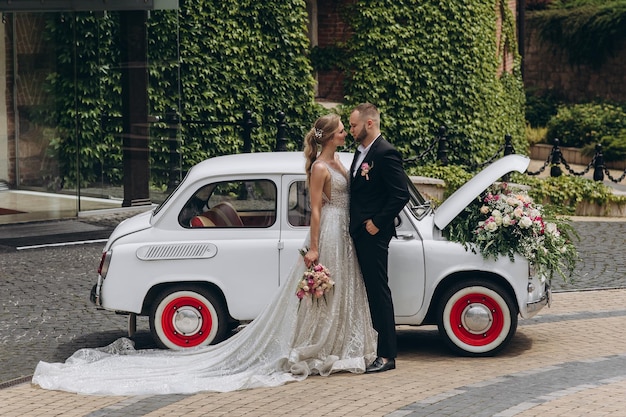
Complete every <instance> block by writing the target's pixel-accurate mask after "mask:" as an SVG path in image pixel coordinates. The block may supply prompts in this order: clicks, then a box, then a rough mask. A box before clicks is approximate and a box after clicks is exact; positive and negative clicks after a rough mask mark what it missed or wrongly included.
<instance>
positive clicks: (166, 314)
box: [161, 297, 213, 347]
mask: <svg viewBox="0 0 626 417" xmlns="http://www.w3.org/2000/svg"><path fill="white" fill-rule="evenodd" d="M181 308H186V309H188V310H191V311H193V312H194V313H195V314H196V315H197V316H198V318H199V321H200V323H199V324H200V325H199V327H198V328H197V329H196V330H195V331H194V332H192V333H188V334H183V333H181V332H180V331H179V330H178V329H177V328H176V324H175V319H176V315H177V313H178V311H179V310H180V309H181ZM212 326H213V317H212V316H211V312H210V310H209V308H208V306H206V305H205V304H204V303H202V302H201V301H199V300H197V299H196V298H193V297H178V298H176V299H174V300H172V301H170V302H169V303H168V304H167V306H165V308H164V309H163V314H162V315H161V328H162V329H163V334H164V335H165V337H167V338H168V340H170V341H171V342H172V343H174V344H176V345H177V346H181V347H193V346H198V345H200V344H201V343H202V342H204V341H205V340H206V339H207V337H209V335H210V333H211V327H212Z"/></svg>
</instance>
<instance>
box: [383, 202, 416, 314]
mask: <svg viewBox="0 0 626 417" xmlns="http://www.w3.org/2000/svg"><path fill="white" fill-rule="evenodd" d="M405 210H406V209H405ZM405 210H403V211H402V212H400V215H399V216H398V218H399V224H398V225H397V227H396V237H393V238H391V242H390V243H389V273H388V275H389V287H390V288H391V295H392V298H393V307H394V313H395V315H396V322H397V323H402V318H403V317H410V316H414V315H415V314H417V312H418V311H419V309H420V307H421V305H422V303H423V302H424V288H425V277H424V273H425V268H424V245H423V240H422V238H421V236H420V235H419V233H418V232H417V230H416V229H415V227H414V226H413V224H412V223H411V219H410V218H409V216H410V214H407V212H406V211H405Z"/></svg>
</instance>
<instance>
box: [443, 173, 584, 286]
mask: <svg viewBox="0 0 626 417" xmlns="http://www.w3.org/2000/svg"><path fill="white" fill-rule="evenodd" d="M444 234H445V235H446V237H447V238H448V240H452V241H457V242H460V243H462V244H463V245H464V246H465V248H466V249H468V248H470V249H471V250H472V251H473V252H474V253H476V249H478V250H479V251H480V253H481V254H482V255H483V257H485V258H488V257H493V258H494V259H497V258H498V257H499V256H508V257H509V258H510V259H511V261H513V260H514V254H515V253H518V254H520V255H522V256H524V257H525V258H527V259H528V260H529V261H530V262H531V263H532V264H533V265H534V266H535V267H536V268H537V269H538V270H539V272H541V273H544V274H546V275H547V276H548V277H549V278H550V279H551V278H552V277H553V275H554V273H555V272H556V273H558V274H559V275H561V276H562V277H563V278H564V279H567V277H569V276H571V274H572V272H573V271H574V268H575V266H576V262H577V260H578V259H579V258H578V253H577V251H576V248H575V247H574V245H573V243H572V236H577V235H576V232H575V231H574V230H573V228H572V227H571V225H570V224H569V223H568V221H567V219H559V218H557V217H556V216H553V217H552V216H550V215H549V214H547V213H546V211H545V210H544V207H543V206H542V205H540V204H535V203H534V202H533V200H532V199H531V198H530V197H529V196H528V194H527V193H526V192H525V191H521V190H513V189H511V187H509V185H508V184H507V183H501V184H499V185H494V186H492V187H491V188H490V189H488V190H487V192H486V193H485V194H484V195H482V196H480V197H478V198H477V199H476V200H474V202H473V203H472V204H470V205H468V206H467V207H466V208H465V210H464V211H463V212H461V214H459V216H457V218H456V219H454V220H453V222H452V223H450V225H449V226H448V227H447V228H446V229H445V230H444Z"/></svg>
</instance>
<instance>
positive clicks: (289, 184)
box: [279, 174, 311, 291]
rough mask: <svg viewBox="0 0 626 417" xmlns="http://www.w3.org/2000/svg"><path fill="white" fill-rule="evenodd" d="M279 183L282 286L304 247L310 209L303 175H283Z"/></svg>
mask: <svg viewBox="0 0 626 417" xmlns="http://www.w3.org/2000/svg"><path fill="white" fill-rule="evenodd" d="M281 182H282V191H281V204H280V209H279V216H280V222H281V230H280V253H279V263H280V277H281V280H280V283H281V285H282V284H283V283H284V281H285V280H286V279H287V277H288V276H289V271H290V270H291V268H292V267H293V266H294V263H295V262H296V261H297V260H298V257H299V256H300V253H299V250H300V249H302V248H303V246H304V240H305V238H306V236H307V234H308V232H309V224H310V219H311V207H310V203H309V195H308V188H307V187H306V176H305V175H304V174H302V175H283V177H282V180H281ZM294 291H295V289H294Z"/></svg>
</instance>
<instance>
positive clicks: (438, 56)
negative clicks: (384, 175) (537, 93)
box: [345, 0, 527, 164]
mask: <svg viewBox="0 0 626 417" xmlns="http://www.w3.org/2000/svg"><path fill="white" fill-rule="evenodd" d="M506 3H507V2H505V1H502V0H499V1H498V2H496V4H497V5H498V8H497V11H498V14H499V15H500V16H501V17H502V19H503V37H502V42H501V43H500V45H499V46H498V44H497V42H496V14H495V13H494V2H493V1H492V0H476V1H471V2H434V3H433V2H430V3H429V2H426V3H425V2H416V1H401V2H398V1H392V0H376V1H369V2H355V3H354V4H353V5H352V6H351V7H349V8H348V10H347V11H346V19H347V20H348V21H349V22H350V25H351V27H352V29H353V33H354V34H353V36H352V37H351V38H350V39H349V40H348V41H346V45H345V47H346V49H347V57H348V59H349V68H350V71H349V72H348V73H347V80H346V86H345V92H346V105H347V106H348V107H349V106H352V105H354V104H357V103H359V102H363V101H369V102H372V103H375V104H376V105H377V106H378V107H379V108H380V110H381V113H382V130H383V132H384V133H385V134H386V136H387V137H388V138H389V139H390V140H391V141H392V142H393V143H394V144H395V145H396V146H397V148H398V149H399V150H400V151H401V152H402V153H403V154H404V156H405V157H410V156H414V155H417V154H419V153H420V152H422V151H423V150H424V149H426V148H427V147H428V146H429V144H430V143H431V142H432V140H433V137H434V136H435V133H436V132H437V130H438V128H439V126H441V125H443V126H446V127H447V130H448V137H449V139H450V149H454V152H453V153H451V155H450V163H452V164H454V163H456V162H458V160H463V161H464V160H470V161H473V162H482V161H484V160H486V159H488V158H489V157H491V156H492V155H493V154H494V152H495V151H496V150H497V149H498V148H499V147H500V146H501V145H502V144H503V143H504V136H505V134H510V135H512V137H513V143H514V147H515V148H516V151H517V152H519V153H524V152H525V151H526V148H527V144H526V142H525V140H524V124H525V123H524V114H523V111H524V110H523V109H524V92H523V85H522V82H521V77H520V73H519V57H518V56H517V52H516V41H515V23H514V17H513V15H512V13H511V12H510V10H509V9H508V8H507V6H506ZM498 48H499V49H498ZM506 54H508V55H509V56H514V62H515V64H514V68H513V70H514V71H513V75H510V74H508V73H506V72H505V73H504V75H503V76H501V77H499V76H498V75H497V74H498V67H499V65H501V64H502V62H503V59H502V57H503V56H505V55H506Z"/></svg>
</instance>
